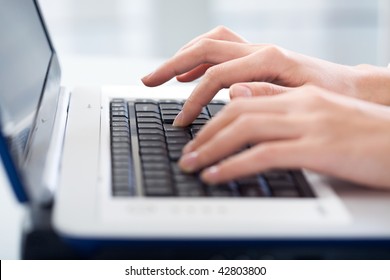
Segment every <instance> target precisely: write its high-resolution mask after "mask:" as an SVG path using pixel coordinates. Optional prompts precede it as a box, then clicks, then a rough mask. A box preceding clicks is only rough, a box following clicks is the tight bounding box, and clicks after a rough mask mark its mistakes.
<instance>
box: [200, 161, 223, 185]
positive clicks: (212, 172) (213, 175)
mask: <svg viewBox="0 0 390 280" xmlns="http://www.w3.org/2000/svg"><path fill="white" fill-rule="evenodd" d="M219 171H220V170H219V167H218V166H216V165H214V166H211V167H209V168H207V169H206V170H204V171H203V172H202V175H201V177H202V180H203V181H206V182H209V183H215V182H218V178H219Z"/></svg>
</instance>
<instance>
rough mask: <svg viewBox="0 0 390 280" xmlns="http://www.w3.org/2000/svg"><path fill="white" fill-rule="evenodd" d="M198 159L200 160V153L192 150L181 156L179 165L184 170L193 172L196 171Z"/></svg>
mask: <svg viewBox="0 0 390 280" xmlns="http://www.w3.org/2000/svg"><path fill="white" fill-rule="evenodd" d="M197 161H198V153H197V152H191V153H189V154H185V155H183V156H182V157H181V159H180V161H179V165H180V167H181V168H182V169H183V170H184V171H186V172H193V171H195V168H196V164H197Z"/></svg>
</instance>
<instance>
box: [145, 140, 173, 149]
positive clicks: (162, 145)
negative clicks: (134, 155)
mask: <svg viewBox="0 0 390 280" xmlns="http://www.w3.org/2000/svg"><path fill="white" fill-rule="evenodd" d="M139 146H140V147H145V148H151V147H154V148H161V149H164V150H165V149H166V148H167V145H166V144H165V143H164V142H161V141H140V142H139Z"/></svg>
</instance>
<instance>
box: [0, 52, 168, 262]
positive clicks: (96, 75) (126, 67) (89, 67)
mask: <svg viewBox="0 0 390 280" xmlns="http://www.w3.org/2000/svg"><path fill="white" fill-rule="evenodd" d="M161 62H162V60H158V59H154V60H146V59H134V58H119V57H86V56H82V57H77V56H71V57H62V59H61V58H60V63H61V68H62V84H63V85H65V86H67V87H70V88H72V87H73V86H74V85H81V84H82V85H104V84H119V85H137V84H141V81H140V78H141V77H143V76H144V75H146V74H148V73H149V72H151V71H152V70H154V68H155V67H156V66H157V65H158V64H159V63H161ZM173 83H174V82H173ZM25 211H26V210H25V208H24V207H22V206H21V205H19V204H18V203H17V202H16V199H15V197H14V195H13V193H12V192H11V187H10V186H9V182H8V178H7V177H6V175H5V172H4V168H3V164H2V162H1V161H0V259H19V258H20V240H21V228H22V222H23V218H24V217H25Z"/></svg>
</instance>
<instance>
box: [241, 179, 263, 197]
mask: <svg viewBox="0 0 390 280" xmlns="http://www.w3.org/2000/svg"><path fill="white" fill-rule="evenodd" d="M236 183H237V185H238V191H239V192H240V194H241V195H242V196H247V197H257V196H265V195H264V193H263V192H262V190H261V188H260V184H259V181H258V179H257V177H255V176H252V177H247V178H243V179H239V180H236Z"/></svg>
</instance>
